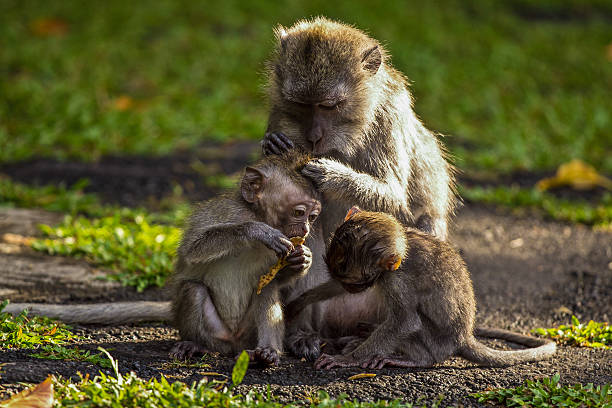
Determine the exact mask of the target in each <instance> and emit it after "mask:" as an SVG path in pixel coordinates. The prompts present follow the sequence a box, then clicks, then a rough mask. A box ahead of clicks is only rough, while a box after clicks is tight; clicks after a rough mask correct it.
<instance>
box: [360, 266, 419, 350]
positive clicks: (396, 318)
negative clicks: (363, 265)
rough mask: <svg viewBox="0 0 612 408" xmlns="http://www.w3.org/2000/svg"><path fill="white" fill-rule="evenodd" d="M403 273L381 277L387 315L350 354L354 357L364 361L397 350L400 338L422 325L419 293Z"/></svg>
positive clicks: (382, 299)
mask: <svg viewBox="0 0 612 408" xmlns="http://www.w3.org/2000/svg"><path fill="white" fill-rule="evenodd" d="M401 274H403V272H401V271H399V272H388V273H387V274H386V276H384V277H381V278H380V282H379V283H378V285H379V288H378V290H379V291H380V292H379V293H380V296H381V299H380V302H382V303H386V305H387V307H386V310H387V315H386V318H385V320H384V321H383V322H382V323H381V324H380V325H378V327H376V329H375V330H374V331H373V332H372V334H370V336H369V337H368V338H367V339H366V340H364V342H363V343H361V344H360V345H359V346H358V347H357V348H355V350H353V351H352V352H351V353H350V354H349V356H350V357H351V358H353V359H354V360H356V361H359V362H364V361H366V360H369V359H371V358H372V357H373V356H375V355H383V356H386V355H391V354H393V353H394V352H396V351H397V348H398V347H397V345H398V343H399V342H402V341H403V340H404V339H406V338H407V337H409V336H410V335H412V334H414V333H417V332H418V331H420V330H421V329H422V327H423V324H422V321H421V318H420V317H419V313H418V311H417V302H418V296H417V295H416V294H415V293H413V290H411V288H410V287H409V286H408V285H407V282H406V281H405V279H403V278H402V277H401Z"/></svg>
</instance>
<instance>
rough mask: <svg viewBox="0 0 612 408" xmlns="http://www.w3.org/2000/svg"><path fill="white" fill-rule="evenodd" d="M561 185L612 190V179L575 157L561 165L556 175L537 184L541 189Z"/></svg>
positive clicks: (583, 188)
mask: <svg viewBox="0 0 612 408" xmlns="http://www.w3.org/2000/svg"><path fill="white" fill-rule="evenodd" d="M561 186H569V187H571V188H573V189H575V190H590V189H592V188H594V187H604V188H607V189H609V190H612V180H610V179H609V178H606V177H604V176H602V175H601V174H599V173H597V170H595V168H594V167H593V166H590V165H588V164H586V163H585V162H583V161H582V160H578V159H574V160H572V161H570V162H568V163H564V164H562V165H560V166H559V168H558V169H557V174H555V176H554V177H549V178H545V179H542V180H540V181H538V183H537V184H536V187H537V188H538V189H539V190H540V191H545V190H549V189H551V188H555V187H561Z"/></svg>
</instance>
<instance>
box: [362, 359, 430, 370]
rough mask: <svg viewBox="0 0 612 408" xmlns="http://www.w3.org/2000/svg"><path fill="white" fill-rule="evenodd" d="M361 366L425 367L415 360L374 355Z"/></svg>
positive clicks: (375, 367) (376, 367)
mask: <svg viewBox="0 0 612 408" xmlns="http://www.w3.org/2000/svg"><path fill="white" fill-rule="evenodd" d="M360 366H361V368H373V369H376V370H379V369H381V368H383V367H398V368H414V367H423V364H418V363H417V362H415V361H413V360H406V359H401V358H397V357H385V356H374V357H372V358H371V359H370V360H369V361H366V362H363V363H361V364H360Z"/></svg>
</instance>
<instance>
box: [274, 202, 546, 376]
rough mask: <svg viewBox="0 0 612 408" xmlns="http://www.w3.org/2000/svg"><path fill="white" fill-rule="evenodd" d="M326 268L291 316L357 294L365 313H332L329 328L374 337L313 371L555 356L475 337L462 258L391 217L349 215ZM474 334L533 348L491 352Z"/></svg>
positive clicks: (485, 332)
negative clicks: (365, 330) (364, 326)
mask: <svg viewBox="0 0 612 408" xmlns="http://www.w3.org/2000/svg"><path fill="white" fill-rule="evenodd" d="M325 262H326V263H327V265H328V267H329V271H330V274H331V276H332V278H333V279H332V280H331V281H329V282H327V283H324V284H322V285H320V286H318V287H316V288H314V289H311V290H310V291H308V292H306V293H304V294H303V295H302V296H301V297H299V298H298V299H296V300H295V301H294V302H292V303H291V304H290V305H289V306H288V307H287V309H286V314H287V316H291V315H293V314H295V313H296V312H297V311H299V310H301V309H302V308H303V307H304V306H306V305H308V304H310V303H313V302H317V301H321V300H325V299H329V298H331V297H334V296H339V295H347V292H348V293H350V294H357V293H359V294H360V296H362V297H363V298H362V299H361V301H360V302H353V303H352V304H356V305H358V306H360V308H359V307H357V308H355V309H353V310H334V311H329V312H328V315H329V316H328V318H329V319H331V320H328V322H329V325H334V324H335V325H336V326H337V327H335V330H336V332H337V333H342V334H344V335H346V334H350V333H355V332H357V331H358V327H359V324H360V323H359V321H365V322H367V323H369V324H370V326H371V327H373V330H372V331H371V333H369V336H367V337H366V338H365V339H363V338H362V339H359V338H357V339H353V341H352V342H349V344H348V345H347V346H346V347H345V348H344V350H343V354H341V355H328V354H323V355H321V356H320V357H319V359H318V360H317V361H316V362H315V368H334V367H352V366H360V367H363V368H375V369H379V368H382V367H384V366H391V367H431V366H432V365H434V364H436V363H440V362H442V361H444V360H446V359H447V358H448V357H450V356H460V357H463V358H465V359H467V360H469V361H471V362H474V363H477V364H479V365H482V366H508V365H512V364H517V363H522V362H529V361H537V360H542V359H545V358H548V357H550V356H552V355H553V354H554V353H555V350H556V345H555V343H554V342H551V341H547V340H541V339H536V338H533V337H529V336H524V335H521V334H517V333H512V332H509V331H506V330H501V329H476V330H475V329H474V320H475V314H476V301H475V298H474V290H473V288H472V281H471V279H470V275H469V272H468V270H467V268H466V266H465V263H464V262H463V260H462V259H461V257H460V256H459V254H458V253H457V252H456V251H455V250H454V249H453V248H452V247H451V246H450V245H449V244H447V243H445V242H442V241H440V240H438V239H436V238H434V237H432V236H431V235H429V234H425V233H422V232H420V231H418V230H416V229H413V228H407V227H404V226H402V225H401V224H400V223H399V222H398V221H397V220H396V219H395V218H394V217H392V216H391V215H388V214H385V213H379V212H368V211H361V210H360V209H358V208H356V207H353V208H351V209H350V210H349V212H348V214H347V216H346V219H345V222H344V223H343V224H342V225H340V227H338V229H337V230H336V231H335V233H334V235H333V237H332V239H331V242H330V245H329V247H328V249H327V253H326V256H325ZM347 296H349V295H347ZM350 296H355V295H350ZM373 305H383V307H382V308H376V307H372V306H373ZM333 314H335V315H336V318H332V317H333V316H332V315H333ZM338 315H341V316H340V317H338ZM338 326H339V327H338ZM474 335H478V336H482V337H491V338H499V339H503V340H507V341H511V342H514V343H518V344H522V345H524V346H527V347H533V348H529V349H524V350H512V351H500V350H494V349H492V348H489V347H487V346H485V345H484V344H482V343H480V342H479V341H478V340H476V338H475V337H474Z"/></svg>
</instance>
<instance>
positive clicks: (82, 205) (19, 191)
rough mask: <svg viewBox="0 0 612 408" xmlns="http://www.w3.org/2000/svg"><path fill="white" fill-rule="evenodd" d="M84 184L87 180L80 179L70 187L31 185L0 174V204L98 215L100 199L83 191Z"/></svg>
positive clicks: (85, 184)
mask: <svg viewBox="0 0 612 408" xmlns="http://www.w3.org/2000/svg"><path fill="white" fill-rule="evenodd" d="M86 186H87V180H81V181H79V182H77V183H75V184H74V185H73V186H71V187H70V188H67V187H65V186H63V185H60V186H55V185H47V186H38V187H33V186H28V185H26V184H23V183H17V182H14V181H12V180H10V179H9V178H6V177H1V176H0V205H1V206H10V207H25V208H32V207H35V208H43V209H45V210H49V211H59V212H65V213H70V214H76V213H86V214H90V215H96V214H98V215H99V214H100V213H101V208H100V207H101V205H100V201H99V200H98V197H97V196H96V195H95V194H86V193H84V192H83V189H84V188H85V187H86Z"/></svg>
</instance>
